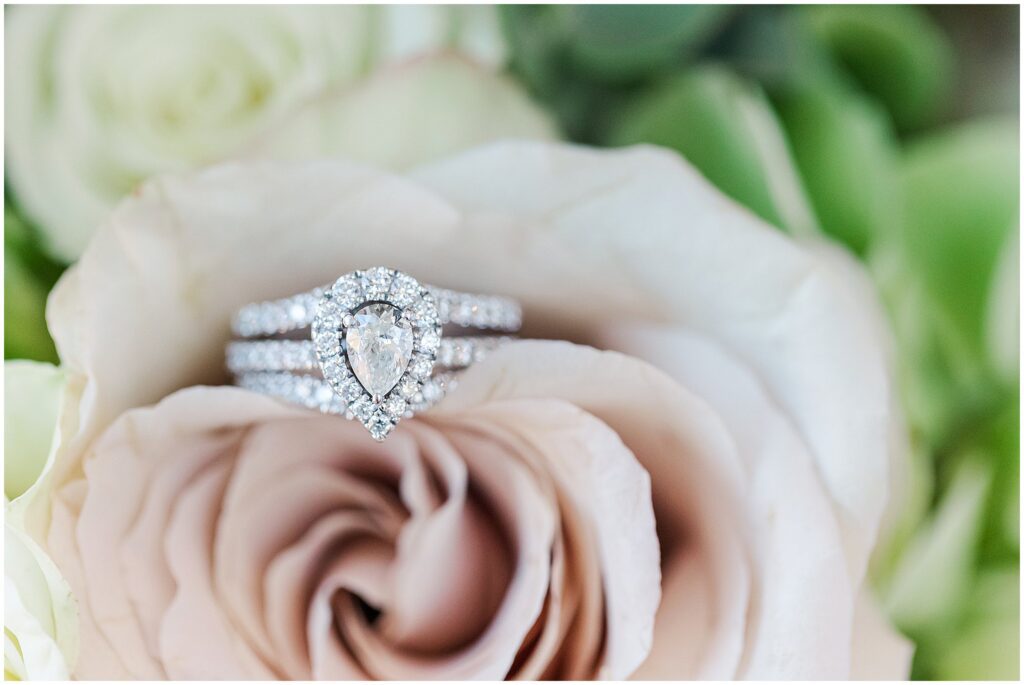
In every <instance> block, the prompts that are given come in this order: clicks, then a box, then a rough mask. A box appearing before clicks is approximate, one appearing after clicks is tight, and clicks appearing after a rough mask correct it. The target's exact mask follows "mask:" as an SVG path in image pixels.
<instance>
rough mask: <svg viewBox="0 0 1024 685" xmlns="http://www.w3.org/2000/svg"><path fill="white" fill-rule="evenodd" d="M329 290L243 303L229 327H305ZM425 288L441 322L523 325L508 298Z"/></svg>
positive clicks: (262, 333)
mask: <svg viewBox="0 0 1024 685" xmlns="http://www.w3.org/2000/svg"><path fill="white" fill-rule="evenodd" d="M329 290H330V287H329V286H325V287H321V288H314V289H313V290H311V291H309V292H306V293H301V294H299V295H294V296H292V297H286V298H283V299H280V300H270V301H267V302H254V303H253V304H249V305H246V306H244V307H242V308H241V309H240V310H238V314H236V315H235V317H234V319H233V320H232V322H231V331H232V333H234V334H235V335H236V336H238V337H240V338H259V337H266V336H272V335H280V334H281V333H287V332H289V331H296V330H301V329H303V328H307V327H309V326H310V325H312V323H313V319H314V318H315V316H316V307H317V304H318V303H319V301H320V299H321V298H322V297H323V295H324V293H325V292H329ZM427 290H428V291H429V292H430V293H431V294H432V295H433V297H434V299H435V301H436V303H437V313H438V317H439V319H440V322H441V324H446V323H451V324H455V325H456V326H465V327H467V328H483V329H489V330H494V331H504V332H507V333H513V332H515V331H518V330H519V328H520V326H522V322H523V311H522V308H521V307H520V306H519V303H518V302H516V301H515V300H513V299H511V298H508V297H500V296H496V295H473V294H470V293H460V292H456V291H454V290H445V289H443V288H434V287H430V286H428V287H427Z"/></svg>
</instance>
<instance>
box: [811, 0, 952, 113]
mask: <svg viewBox="0 0 1024 685" xmlns="http://www.w3.org/2000/svg"><path fill="white" fill-rule="evenodd" d="M798 11H799V12H800V13H801V14H802V15H803V18H804V19H805V20H806V22H807V25H808V26H809V27H810V30H811V31H812V33H813V34H814V35H815V36H816V37H817V38H818V39H819V40H820V41H821V42H822V44H824V45H825V46H826V47H827V48H828V50H829V51H830V52H831V53H832V54H833V55H834V56H835V58H836V59H837V60H838V61H839V62H840V63H841V64H842V66H843V67H844V68H845V69H846V70H847V71H848V72H849V73H850V74H851V75H852V76H853V78H854V79H855V80H856V81H857V82H858V83H859V84H860V86H861V87H862V88H863V89H864V90H865V91H866V92H868V93H870V94H871V95H872V96H874V97H876V98H878V100H879V101H880V102H882V103H884V105H885V107H886V108H887V109H888V110H889V112H890V113H891V115H892V117H893V119H894V120H895V122H896V124H897V126H898V127H899V128H900V129H911V128H916V127H919V126H921V125H922V124H927V123H930V122H932V121H933V120H934V119H935V118H936V116H937V114H938V113H940V112H941V106H942V105H943V104H944V102H945V100H946V98H947V96H948V93H949V91H950V88H951V86H952V76H953V48H952V45H951V43H950V41H949V39H948V38H947V37H946V36H945V34H943V33H942V31H941V30H940V29H939V27H938V26H937V25H936V24H935V22H934V21H933V20H932V19H931V17H930V16H929V15H928V13H927V10H926V9H925V8H923V7H915V6H911V5H808V6H804V7H801V8H800V9H799V10H798Z"/></svg>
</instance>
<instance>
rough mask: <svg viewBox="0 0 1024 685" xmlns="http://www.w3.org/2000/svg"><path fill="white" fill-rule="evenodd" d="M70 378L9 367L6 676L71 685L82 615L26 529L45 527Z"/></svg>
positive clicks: (46, 369)
mask: <svg viewBox="0 0 1024 685" xmlns="http://www.w3.org/2000/svg"><path fill="white" fill-rule="evenodd" d="M65 388H66V379H65V377H64V374H63V373H62V372H61V371H60V370H58V369H55V368H54V367H52V366H50V365H49V364H38V363H34V362H22V361H17V362H5V363H4V426H5V433H4V496H5V497H4V499H5V503H4V517H5V521H4V629H5V630H4V673H5V676H6V677H7V678H12V677H14V678H17V679H20V680H66V679H67V678H68V676H69V674H70V670H71V666H72V665H73V664H74V659H75V656H76V654H77V651H78V617H77V610H76V608H75V603H74V600H73V598H72V597H71V591H70V589H69V588H68V585H67V583H66V582H65V581H64V579H63V578H62V577H61V575H60V572H59V571H58V570H57V567H56V566H54V564H53V562H52V561H51V560H50V559H49V558H48V557H47V556H46V554H45V552H43V550H42V549H41V548H40V547H39V545H38V544H37V543H36V542H35V541H34V540H33V539H32V538H31V537H30V536H29V535H28V533H27V532H26V530H25V527H24V526H25V519H26V517H27V516H28V515H30V514H31V513H32V512H35V515H36V516H37V517H42V520H43V521H44V522H45V520H46V518H47V514H48V511H49V470H50V467H51V465H52V464H53V460H54V456H55V453H54V451H53V449H52V448H53V446H54V438H55V432H56V430H57V427H58V416H59V415H60V411H61V404H62V402H63V401H65V399H66V398H65Z"/></svg>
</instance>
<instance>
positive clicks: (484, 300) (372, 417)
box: [226, 266, 522, 441]
mask: <svg viewBox="0 0 1024 685" xmlns="http://www.w3.org/2000/svg"><path fill="white" fill-rule="evenodd" d="M446 325H448V327H449V329H455V330H456V331H457V330H458V329H463V330H465V329H482V330H484V331H488V332H489V334H487V335H461V336H460V335H458V334H457V333H456V334H454V335H452V334H445V333H444V327H445V326H446ZM521 325H522V309H521V308H520V306H519V304H518V303H517V302H516V301H515V300H512V299H510V298H507V297H499V296H490V295H472V294H468V293H460V292H455V291H452V290H445V289H442V288H436V287H433V286H427V285H422V284H420V283H419V282H418V281H417V280H416V279H415V278H413V277H412V276H409V275H408V274H404V273H402V272H400V271H395V270H394V269H388V268H386V267H382V266H380V267H374V268H372V269H366V270H363V271H353V272H351V273H347V274H345V275H343V276H341V277H340V278H338V280H337V281H335V282H334V284H333V285H330V286H325V287H322V288H316V289H314V290H312V291H310V292H307V293H301V294H299V295H295V296H293V297H288V298H285V299H282V300H273V301H269V302H257V303H254V304H249V305H246V306H244V307H242V308H241V309H240V310H239V311H238V313H237V314H236V315H235V317H234V319H233V320H232V331H233V333H234V335H235V337H236V339H235V340H233V341H231V342H230V343H228V346H227V351H226V357H227V366H228V370H229V371H230V372H231V373H232V374H233V376H234V378H235V384H236V385H239V386H241V387H243V388H247V389H250V390H254V391H256V392H260V393H264V394H267V395H272V396H274V397H277V398H279V399H283V400H286V401H288V402H292V403H294V404H299V405H302V406H305V407H308V408H311V409H317V410H319V411H321V412H324V413H329V414H340V415H343V416H345V417H347V418H349V419H354V420H358V421H359V422H360V423H362V424H363V425H364V426H365V427H366V429H367V430H368V431H369V432H370V435H371V436H372V437H373V438H374V439H375V440H378V441H379V440H383V439H384V438H386V437H387V436H388V434H389V433H390V432H391V431H392V430H393V429H394V427H395V425H396V424H397V423H398V421H400V420H401V419H402V418H404V417H408V416H412V415H414V414H416V413H418V412H421V411H424V410H425V409H428V408H430V407H431V406H433V405H434V404H436V403H437V402H438V401H440V400H441V398H443V397H444V395H445V393H446V392H447V391H449V390H450V389H451V388H452V387H454V384H455V383H456V380H457V376H458V373H459V371H460V370H462V369H465V368H466V367H468V366H469V365H471V364H472V363H473V362H476V361H479V360H480V359H482V358H483V357H484V356H486V355H487V354H488V353H489V352H491V351H492V350H494V349H496V348H497V347H500V346H501V345H504V344H506V343H507V342H509V341H510V340H512V339H513V338H511V337H510V336H509V335H507V334H509V333H515V332H517V331H518V330H519V328H520V326H521Z"/></svg>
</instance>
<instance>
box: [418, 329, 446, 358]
mask: <svg viewBox="0 0 1024 685" xmlns="http://www.w3.org/2000/svg"><path fill="white" fill-rule="evenodd" d="M440 345H441V332H440V331H439V330H438V329H437V328H428V329H427V330H426V331H424V332H423V334H422V335H420V341H419V349H420V350H421V351H423V352H426V353H427V354H434V353H435V352H437V348H438V347H439V346H440Z"/></svg>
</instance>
